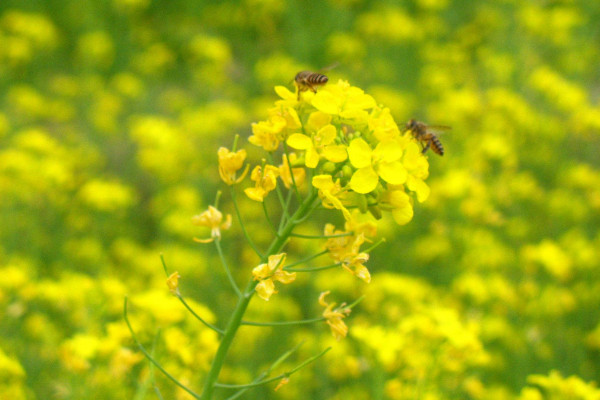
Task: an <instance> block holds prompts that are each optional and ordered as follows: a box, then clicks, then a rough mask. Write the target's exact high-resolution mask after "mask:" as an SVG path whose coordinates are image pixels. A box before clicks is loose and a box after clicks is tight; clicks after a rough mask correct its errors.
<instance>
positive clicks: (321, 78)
mask: <svg viewBox="0 0 600 400" xmlns="http://www.w3.org/2000/svg"><path fill="white" fill-rule="evenodd" d="M337 65H338V63H335V64H332V65H330V66H328V67H326V68H323V69H321V72H322V71H328V70H330V69H333V68H335V67H337ZM321 72H312V71H300V72H298V73H297V74H296V77H295V78H294V83H295V84H296V87H298V100H300V93H302V92H306V91H307V90H310V91H311V92H313V93H317V88H318V87H320V86H323V85H325V84H326V83H327V82H329V78H328V77H327V75H323V74H322V73H321Z"/></svg>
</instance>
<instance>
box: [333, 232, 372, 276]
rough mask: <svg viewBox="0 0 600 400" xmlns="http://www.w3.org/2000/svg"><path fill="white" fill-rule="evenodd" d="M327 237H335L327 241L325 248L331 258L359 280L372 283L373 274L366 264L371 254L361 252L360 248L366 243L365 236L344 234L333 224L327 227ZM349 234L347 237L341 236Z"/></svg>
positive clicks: (354, 233)
mask: <svg viewBox="0 0 600 400" xmlns="http://www.w3.org/2000/svg"><path fill="white" fill-rule="evenodd" d="M324 233H325V236H334V235H336V236H337V237H332V238H329V239H327V242H326V243H325V248H326V249H327V250H328V251H329V256H330V257H331V258H332V259H333V260H334V261H335V262H337V263H341V264H342V267H343V268H344V269H345V270H347V271H348V272H350V273H351V274H352V275H354V276H356V277H357V278H359V279H361V280H363V281H365V282H366V283H369V282H371V274H370V273H369V270H368V269H367V267H365V265H364V263H366V262H367V261H368V260H369V254H368V253H365V252H360V246H361V245H362V244H363V243H364V242H365V240H366V239H365V234H364V233H363V232H361V233H359V234H356V232H353V233H352V234H351V232H344V231H339V230H336V229H335V227H334V226H333V225H332V224H326V225H325V232H324ZM344 233H348V235H347V236H340V235H342V234H344Z"/></svg>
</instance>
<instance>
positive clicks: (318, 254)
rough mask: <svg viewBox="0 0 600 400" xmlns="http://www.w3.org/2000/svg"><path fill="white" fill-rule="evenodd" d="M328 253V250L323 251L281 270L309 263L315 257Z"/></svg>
mask: <svg viewBox="0 0 600 400" xmlns="http://www.w3.org/2000/svg"><path fill="white" fill-rule="evenodd" d="M328 252H329V250H323V251H322V252H320V253H317V254H313V255H312V256H310V257H306V258H305V259H302V260H300V261H296V262H295V263H291V264H289V265H286V266H285V267H283V269H285V270H288V269H289V268H292V267H295V266H296V265H300V264H304V263H306V262H309V261H310V260H314V259H315V258H317V257H321V256H322V255H324V254H327V253H328Z"/></svg>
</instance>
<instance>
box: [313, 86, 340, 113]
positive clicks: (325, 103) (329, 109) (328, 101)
mask: <svg viewBox="0 0 600 400" xmlns="http://www.w3.org/2000/svg"><path fill="white" fill-rule="evenodd" d="M340 102H341V99H339V98H337V97H335V96H334V95H333V94H332V93H331V92H329V91H327V90H321V91H319V92H317V94H315V96H314V97H313V99H312V105H313V106H314V107H315V108H316V109H317V110H319V111H323V112H324V113H327V114H338V113H339V112H340V106H339V105H340Z"/></svg>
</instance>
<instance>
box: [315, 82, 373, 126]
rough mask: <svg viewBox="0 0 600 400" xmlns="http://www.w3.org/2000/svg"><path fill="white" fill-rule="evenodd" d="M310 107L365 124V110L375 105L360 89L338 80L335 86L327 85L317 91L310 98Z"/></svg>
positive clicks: (366, 115)
mask: <svg viewBox="0 0 600 400" xmlns="http://www.w3.org/2000/svg"><path fill="white" fill-rule="evenodd" d="M312 105H313V106H314V107H315V108H316V109H317V110H319V111H322V112H324V113H326V114H330V115H339V116H340V117H342V118H344V119H348V120H354V121H358V122H366V121H367V118H368V114H367V112H366V110H368V109H371V108H374V107H376V106H377V103H376V102H375V99H373V97H371V96H369V95H368V94H365V92H364V91H363V90H362V89H359V88H357V87H354V86H350V84H348V82H345V81H342V80H340V81H338V83H337V84H335V85H332V84H329V85H327V86H325V87H324V88H323V89H321V90H319V91H318V92H317V94H315V96H314V97H313V98H312Z"/></svg>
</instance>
